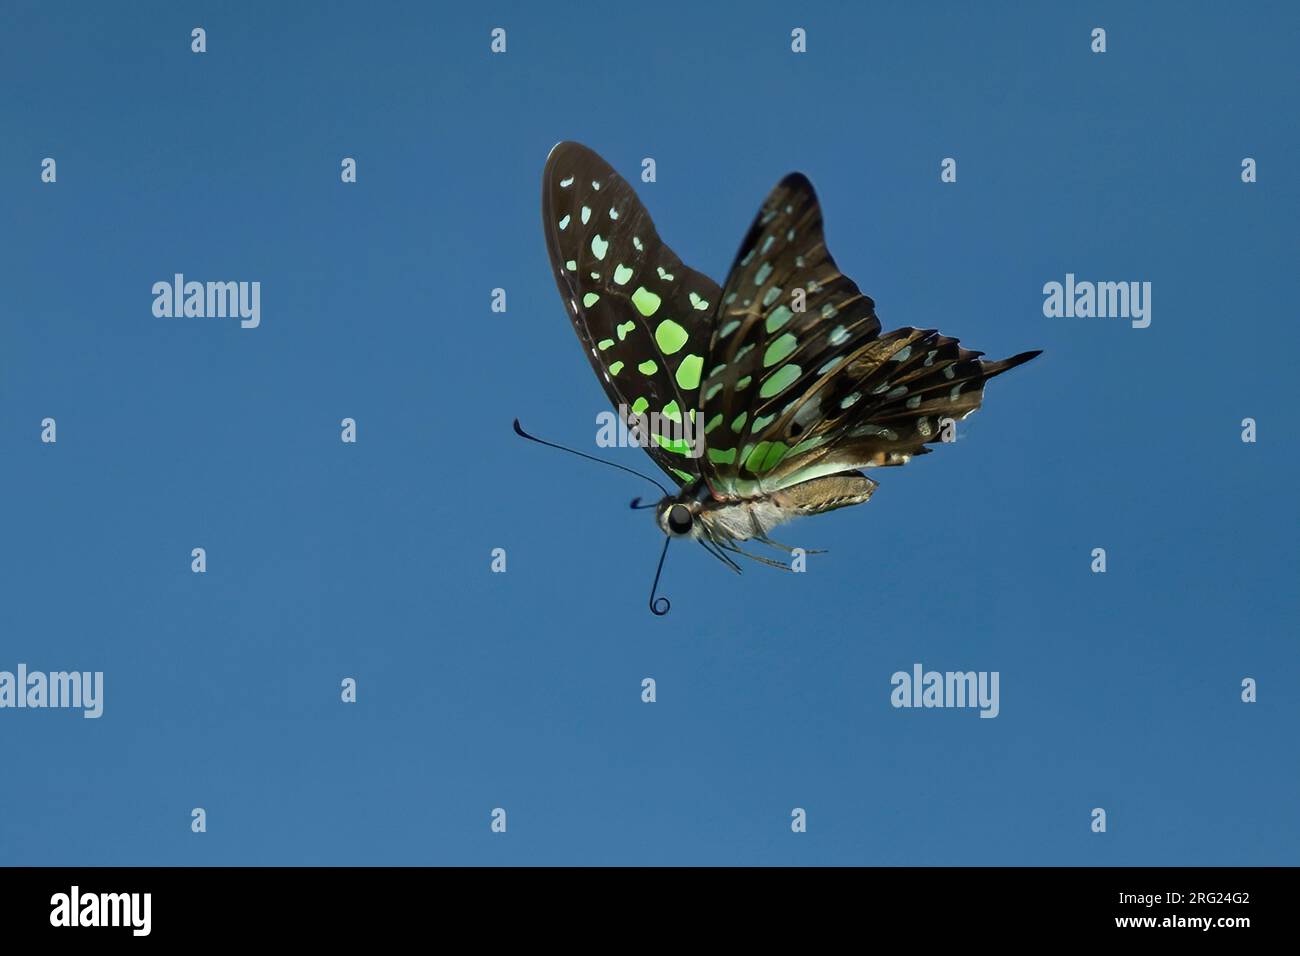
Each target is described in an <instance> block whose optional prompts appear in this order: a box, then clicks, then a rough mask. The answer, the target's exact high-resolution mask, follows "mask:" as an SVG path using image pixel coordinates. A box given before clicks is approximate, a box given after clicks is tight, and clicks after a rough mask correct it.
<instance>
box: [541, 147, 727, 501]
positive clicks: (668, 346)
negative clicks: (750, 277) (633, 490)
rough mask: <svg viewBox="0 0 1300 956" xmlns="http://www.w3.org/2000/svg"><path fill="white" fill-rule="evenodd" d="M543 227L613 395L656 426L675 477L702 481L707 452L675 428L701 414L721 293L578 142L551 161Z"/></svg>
mask: <svg viewBox="0 0 1300 956" xmlns="http://www.w3.org/2000/svg"><path fill="white" fill-rule="evenodd" d="M542 228H543V230H544V231H545V234H546V248H547V251H548V252H549V254H550V261H551V268H552V269H553V270H554V272H555V278H556V283H557V284H558V286H559V289H560V295H561V296H562V297H563V298H564V300H565V305H566V307H567V309H568V311H569V317H570V319H572V321H573V327H574V329H575V330H576V331H577V333H578V338H579V340H581V342H582V346H583V350H584V351H585V352H586V353H587V358H588V359H589V360H590V362H591V365H592V368H593V369H594V370H595V372H596V376H597V378H599V379H600V381H601V384H602V385H603V386H604V387H605V392H606V394H608V396H609V399H610V401H611V402H612V403H613V404H614V406H615V408H623V409H626V410H628V411H629V412H630V413H634V414H636V415H639V416H640V415H643V416H646V419H643V421H645V420H648V421H650V422H655V421H657V422H658V424H659V426H660V427H659V429H658V430H657V431H656V432H655V433H654V434H652V435H651V436H650V437H651V439H652V440H651V443H650V444H649V445H648V447H647V448H646V451H647V452H648V453H649V454H650V457H651V458H653V459H654V460H655V462H656V463H657V464H658V465H659V466H660V467H661V468H663V470H664V471H665V472H667V473H668V475H669V476H670V477H672V478H673V480H674V481H676V482H678V483H679V484H684V483H689V482H691V481H694V480H695V479H697V478H699V477H700V463H701V461H702V458H701V457H700V456H701V455H702V453H703V451H704V449H703V448H698V447H697V448H694V449H693V448H692V447H691V445H690V443H689V442H687V441H686V440H685V439H684V438H682V437H681V435H682V430H678V429H675V428H674V427H673V426H674V424H679V425H685V424H686V423H683V420H682V419H683V416H688V417H689V418H690V419H691V421H692V422H693V421H694V420H695V418H696V416H698V414H699V394H700V379H701V376H702V375H703V370H704V362H705V359H706V357H707V351H708V347H709V339H710V335H711V333H712V331H713V316H714V313H715V312H716V310H717V305H718V302H719V298H720V296H721V290H720V289H719V288H718V286H717V284H716V283H715V282H713V280H711V279H710V278H708V277H707V276H705V275H702V274H700V273H698V272H696V271H694V270H693V269H688V268H687V267H686V266H684V265H683V264H682V261H681V260H680V259H678V258H677V256H676V255H674V254H673V251H672V250H671V249H669V248H668V246H666V245H665V244H664V242H663V241H662V240H661V239H660V238H659V235H658V233H657V232H656V231H655V227H654V223H653V222H652V221H651V220H650V215H649V213H647V212H646V209H645V207H644V206H643V205H642V204H641V202H640V200H638V199H637V196H636V193H635V192H633V190H632V187H631V186H629V185H628V184H627V182H626V181H624V180H623V178H622V177H621V176H619V175H618V173H616V172H614V170H613V169H612V168H611V167H610V166H609V164H608V163H606V162H605V161H604V160H603V159H601V158H600V157H599V156H597V155H596V154H595V153H594V152H592V151H591V150H589V149H587V148H586V147H585V146H581V145H579V144H577V143H560V144H559V145H558V146H556V147H555V148H554V149H553V150H551V154H550V156H549V157H547V160H546V169H545V171H544V173H543V179H542ZM651 413H657V416H658V418H650V415H651Z"/></svg>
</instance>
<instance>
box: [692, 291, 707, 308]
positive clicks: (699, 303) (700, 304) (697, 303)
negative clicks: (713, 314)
mask: <svg viewBox="0 0 1300 956" xmlns="http://www.w3.org/2000/svg"><path fill="white" fill-rule="evenodd" d="M691 308H693V309H698V310H699V311H701V312H707V311H708V309H709V303H707V302H705V301H704V300H703V299H701V298H700V297H699V296H698V295H696V294H695V293H694V292H692V293H691Z"/></svg>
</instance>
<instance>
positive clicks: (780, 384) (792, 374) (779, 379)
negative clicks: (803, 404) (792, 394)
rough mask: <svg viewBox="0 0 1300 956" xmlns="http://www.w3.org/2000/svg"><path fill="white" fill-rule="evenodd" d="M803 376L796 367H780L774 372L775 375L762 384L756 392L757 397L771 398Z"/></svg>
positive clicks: (801, 371) (791, 365) (792, 365)
mask: <svg viewBox="0 0 1300 956" xmlns="http://www.w3.org/2000/svg"><path fill="white" fill-rule="evenodd" d="M802 374H803V370H802V369H801V368H799V366H798V365H795V364H793V363H791V364H790V365H782V366H781V367H780V368H779V369H777V370H776V374H775V375H773V376H772V377H771V378H769V379H768V380H767V381H766V382H764V383H763V386H762V388H760V389H759V390H758V394H759V397H761V398H771V397H772V396H773V395H779V394H780V393H781V392H783V391H785V389H787V388H789V387H790V386H791V385H792V384H794V381H795V380H796V379H797V378H798V377H799V376H800V375H802Z"/></svg>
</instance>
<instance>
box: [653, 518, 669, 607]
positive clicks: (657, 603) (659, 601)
mask: <svg viewBox="0 0 1300 956" xmlns="http://www.w3.org/2000/svg"><path fill="white" fill-rule="evenodd" d="M672 540H673V539H672V538H668V537H665V538H664V549H663V550H662V551H660V552H659V567H657V568H655V583H654V584H652V585H650V613H651V614H655V615H657V616H659V617H663V616H664V615H665V614H667V613H668V609H669V608H670V607H672V606H673V605H672V602H670V601H669V600H668V599H667V598H666V597H664V596H663V595H662V594H661V595H659V596H658V597H655V592H657V591H658V590H659V575H660V574H662V573H663V570H664V558H666V557H668V545H669V544H671V543H672ZM661 607H662V610H660V608H661Z"/></svg>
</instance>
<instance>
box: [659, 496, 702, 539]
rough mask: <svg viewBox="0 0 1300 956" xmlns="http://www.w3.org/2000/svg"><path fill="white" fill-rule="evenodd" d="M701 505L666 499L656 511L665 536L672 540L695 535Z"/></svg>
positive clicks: (678, 499) (671, 498) (670, 498)
mask: <svg viewBox="0 0 1300 956" xmlns="http://www.w3.org/2000/svg"><path fill="white" fill-rule="evenodd" d="M698 511H699V504H698V503H697V502H694V501H682V500H681V499H680V498H673V497H669V498H664V499H663V500H662V501H661V502H659V506H658V507H657V508H656V509H655V519H656V520H657V521H658V522H659V527H660V529H661V530H662V531H663V533H664V534H666V535H668V536H669V537H670V538H686V537H691V536H693V535H694V534H698V532H697V531H696V525H697V523H698V520H699V518H698Z"/></svg>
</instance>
